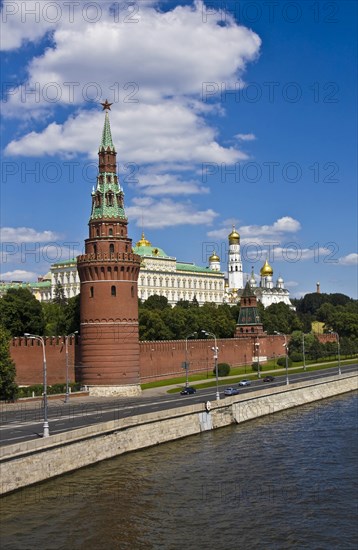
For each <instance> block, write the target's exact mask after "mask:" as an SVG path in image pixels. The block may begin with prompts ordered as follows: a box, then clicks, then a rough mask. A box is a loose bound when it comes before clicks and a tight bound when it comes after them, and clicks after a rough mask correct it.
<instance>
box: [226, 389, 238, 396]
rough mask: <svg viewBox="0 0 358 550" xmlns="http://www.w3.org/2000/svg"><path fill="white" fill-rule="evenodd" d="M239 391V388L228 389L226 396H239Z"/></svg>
mask: <svg viewBox="0 0 358 550" xmlns="http://www.w3.org/2000/svg"><path fill="white" fill-rule="evenodd" d="M238 393H239V390H238V389H237V388H226V390H225V391H224V395H237V394H238Z"/></svg>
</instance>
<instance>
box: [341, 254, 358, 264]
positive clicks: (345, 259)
mask: <svg viewBox="0 0 358 550" xmlns="http://www.w3.org/2000/svg"><path fill="white" fill-rule="evenodd" d="M338 262H339V265H357V264H358V254H357V253H356V252H352V253H351V254H347V255H346V256H342V257H341V258H339V260H338Z"/></svg>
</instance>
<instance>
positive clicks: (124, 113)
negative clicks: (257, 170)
mask: <svg viewBox="0 0 358 550" xmlns="http://www.w3.org/2000/svg"><path fill="white" fill-rule="evenodd" d="M22 4H23V2H22ZM35 4H37V3H35ZM109 4H110V3H107V2H105V3H103V4H101V6H102V8H101V9H102V15H101V18H100V20H99V21H98V22H97V23H96V24H93V23H89V22H86V21H85V20H84V18H83V17H75V20H74V22H72V23H70V22H69V21H68V17H67V19H66V17H62V18H61V19H60V21H58V23H56V25H55V27H56V28H55V29H54V31H53V39H52V44H51V46H50V47H48V48H47V49H46V50H45V51H44V52H43V54H42V55H41V56H38V57H36V58H34V59H33V60H32V61H31V63H30V64H29V66H28V80H27V82H25V83H24V84H23V85H22V86H20V87H18V88H17V89H14V90H12V91H11V93H10V94H9V96H8V98H7V105H6V112H5V115H6V116H11V117H16V116H18V117H26V112H29V114H30V116H31V117H34V116H36V115H39V116H40V117H41V119H43V120H44V121H46V114H45V113H44V110H48V111H49V114H50V112H51V111H52V110H53V109H54V107H56V106H58V105H67V106H78V107H80V109H83V107H88V106H91V105H93V101H92V100H93V99H94V100H95V102H96V103H98V101H100V100H103V99H104V98H105V97H108V99H109V100H110V101H111V102H114V104H115V105H114V107H113V112H112V114H111V120H112V128H113V129H114V131H113V137H114V141H115V143H116V146H117V149H118V151H119V153H120V155H119V156H120V160H121V161H123V162H138V163H141V164H143V163H148V164H162V163H164V164H167V165H168V164H170V165H171V166H172V165H176V166H177V167H178V166H181V167H183V165H185V166H186V168H188V167H190V166H193V165H198V164H199V163H203V162H217V163H226V164H234V163H235V162H237V161H239V160H243V159H246V158H247V155H246V154H244V153H243V152H241V151H240V150H239V149H238V148H237V147H234V146H231V147H224V146H222V145H220V144H219V142H218V136H217V133H216V130H215V129H214V128H213V127H211V126H210V124H209V123H208V122H207V121H206V120H205V115H206V114H207V113H210V112H217V106H218V105H220V101H221V96H220V92H219V90H220V85H221V83H222V82H226V83H227V82H230V81H235V80H236V81H238V80H240V79H241V75H242V73H243V71H244V70H245V67H246V65H247V63H248V62H250V61H252V60H254V59H255V58H256V57H257V55H258V52H259V48H260V44H261V40H260V38H259V37H258V36H257V35H256V34H255V33H254V32H252V31H251V30H250V29H247V28H245V27H243V26H240V25H237V24H236V22H235V21H234V20H233V19H232V18H231V17H229V16H228V17H227V18H226V24H225V26H223V25H221V23H222V20H221V19H222V14H221V11H220V10H218V11H217V12H216V13H215V12H214V11H213V10H212V9H211V8H210V17H207V20H206V21H205V22H204V20H203V13H204V12H205V8H204V6H203V4H202V2H201V1H196V2H195V3H194V4H193V5H192V6H177V7H176V8H174V9H172V10H169V11H167V12H160V11H158V10H157V9H155V8H153V7H151V6H150V5H148V4H147V3H144V4H142V3H140V5H139V4H138V6H139V12H138V14H137V15H136V18H138V22H137V23H136V24H124V23H123V22H122V23H118V22H115V21H114V19H113V15H111V14H110V12H109V10H108V6H109ZM81 7H82V6H80V7H79V8H78V10H80V8H81ZM76 10H77V8H76ZM76 13H77V12H76ZM127 15H128V14H127ZM8 19H9V25H10V27H11V25H13V26H14V24H13V23H10V18H8ZM15 27H16V32H18V33H19V36H17V38H15V37H14V39H13V40H14V44H15V43H16V44H18V43H19V40H20V35H21V41H22V40H24V39H30V40H31V39H33V38H34V37H35V38H36V37H39V36H42V35H43V34H44V33H45V32H47V31H48V30H49V26H48V25H45V24H44V25H43V26H42V27H41V25H39V26H38V27H36V29H35V28H34V29H33V30H32V28H31V24H30V28H29V30H28V31H27V30H26V29H25V25H23V24H22V23H21V22H20V21H19V20H17V23H16V25H15ZM34 27H35V26H34ZM51 28H52V27H51ZM16 32H15V31H14V33H15V34H16ZM10 42H11V39H8V41H7V47H10ZM101 45H102V46H103V47H101ZM11 47H14V46H11ZM104 48H105V55H104ZM74 52H76V54H75V55H74ZM65 83H67V84H65ZM69 83H71V84H69ZM213 88H214V89H215V90H216V89H217V94H216V91H215V93H214V97H210V98H209V97H208V89H210V90H211V89H213ZM29 89H33V90H36V93H35V94H26V90H29ZM95 96H98V97H95ZM209 99H210V102H209V101H208V100H209ZM116 107H117V108H116ZM102 121H103V116H102V115H101V114H100V113H94V112H93V111H92V112H89V111H81V110H80V111H78V112H77V113H75V114H72V115H70V116H69V117H68V118H67V120H65V121H64V122H63V123H57V122H55V121H53V122H50V123H49V124H48V125H47V126H46V127H45V128H44V129H43V130H41V131H38V132H30V133H28V134H26V135H23V136H22V137H19V138H16V139H15V140H13V141H12V142H11V143H9V144H8V146H7V148H6V153H7V154H9V155H15V156H20V155H23V156H35V157H36V156H38V157H40V156H44V155H57V154H59V155H62V156H63V157H71V156H72V155H74V154H80V153H84V154H87V155H93V154H94V151H96V149H97V146H98V132H95V131H93V129H94V128H95V127H98V128H99V132H100V129H101V126H102Z"/></svg>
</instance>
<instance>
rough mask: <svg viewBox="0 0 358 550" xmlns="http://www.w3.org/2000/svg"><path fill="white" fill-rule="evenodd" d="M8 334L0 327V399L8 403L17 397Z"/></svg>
mask: <svg viewBox="0 0 358 550" xmlns="http://www.w3.org/2000/svg"><path fill="white" fill-rule="evenodd" d="M9 342H10V334H9V332H8V331H7V330H6V329H5V328H4V326H3V325H0V399H2V400H6V401H10V400H14V399H15V398H16V395H17V384H16V382H15V378H16V368H15V363H14V362H13V360H12V359H11V355H10V351H9Z"/></svg>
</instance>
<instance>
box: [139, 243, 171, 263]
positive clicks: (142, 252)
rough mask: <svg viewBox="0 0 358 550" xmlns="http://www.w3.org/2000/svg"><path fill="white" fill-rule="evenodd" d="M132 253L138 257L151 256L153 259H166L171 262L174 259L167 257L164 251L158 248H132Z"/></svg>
mask: <svg viewBox="0 0 358 550" xmlns="http://www.w3.org/2000/svg"><path fill="white" fill-rule="evenodd" d="M133 251H134V252H135V254H139V256H152V257H153V258H167V259H172V260H174V259H175V258H171V257H170V256H168V254H166V253H165V252H164V250H162V249H161V248H158V247H157V246H134V247H133Z"/></svg>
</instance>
